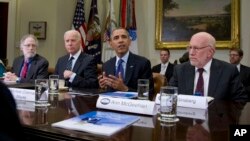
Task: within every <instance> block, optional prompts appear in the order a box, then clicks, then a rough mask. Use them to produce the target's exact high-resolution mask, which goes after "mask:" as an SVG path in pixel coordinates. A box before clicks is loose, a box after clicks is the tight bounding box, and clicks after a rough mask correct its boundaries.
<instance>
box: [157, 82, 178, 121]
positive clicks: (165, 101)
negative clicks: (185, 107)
mask: <svg viewBox="0 0 250 141" xmlns="http://www.w3.org/2000/svg"><path fill="white" fill-rule="evenodd" d="M177 96H178V88H177V87H172V86H164V87H161V90H160V120H161V121H167V122H174V121H178V118H177V117H176V111H177Z"/></svg>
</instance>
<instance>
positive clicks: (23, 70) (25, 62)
mask: <svg viewBox="0 0 250 141" xmlns="http://www.w3.org/2000/svg"><path fill="white" fill-rule="evenodd" d="M28 67H29V62H28V61H24V63H23V69H22V72H21V78H26V76H27V72H28Z"/></svg>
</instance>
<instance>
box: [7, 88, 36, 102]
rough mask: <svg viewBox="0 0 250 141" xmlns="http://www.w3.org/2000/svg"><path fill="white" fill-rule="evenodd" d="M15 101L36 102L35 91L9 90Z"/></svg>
mask: <svg viewBox="0 0 250 141" xmlns="http://www.w3.org/2000/svg"><path fill="white" fill-rule="evenodd" d="M9 89H10V91H11V93H12V95H13V97H14V99H15V100H23V101H35V90H28V89H20V88H9Z"/></svg>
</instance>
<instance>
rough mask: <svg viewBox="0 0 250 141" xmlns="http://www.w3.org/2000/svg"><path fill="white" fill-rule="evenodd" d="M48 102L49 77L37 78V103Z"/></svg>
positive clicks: (40, 104)
mask: <svg viewBox="0 0 250 141" xmlns="http://www.w3.org/2000/svg"><path fill="white" fill-rule="evenodd" d="M47 103H48V79H36V80H35V104H36V105H37V106H43V105H47Z"/></svg>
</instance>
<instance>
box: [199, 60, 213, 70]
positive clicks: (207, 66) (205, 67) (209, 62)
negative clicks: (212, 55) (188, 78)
mask: <svg viewBox="0 0 250 141" xmlns="http://www.w3.org/2000/svg"><path fill="white" fill-rule="evenodd" d="M211 64H212V59H211V60H210V61H208V62H207V64H206V65H205V66H204V67H203V69H204V71H205V72H207V73H209V72H210V67H211ZM195 71H196V72H197V71H198V68H197V67H195Z"/></svg>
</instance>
